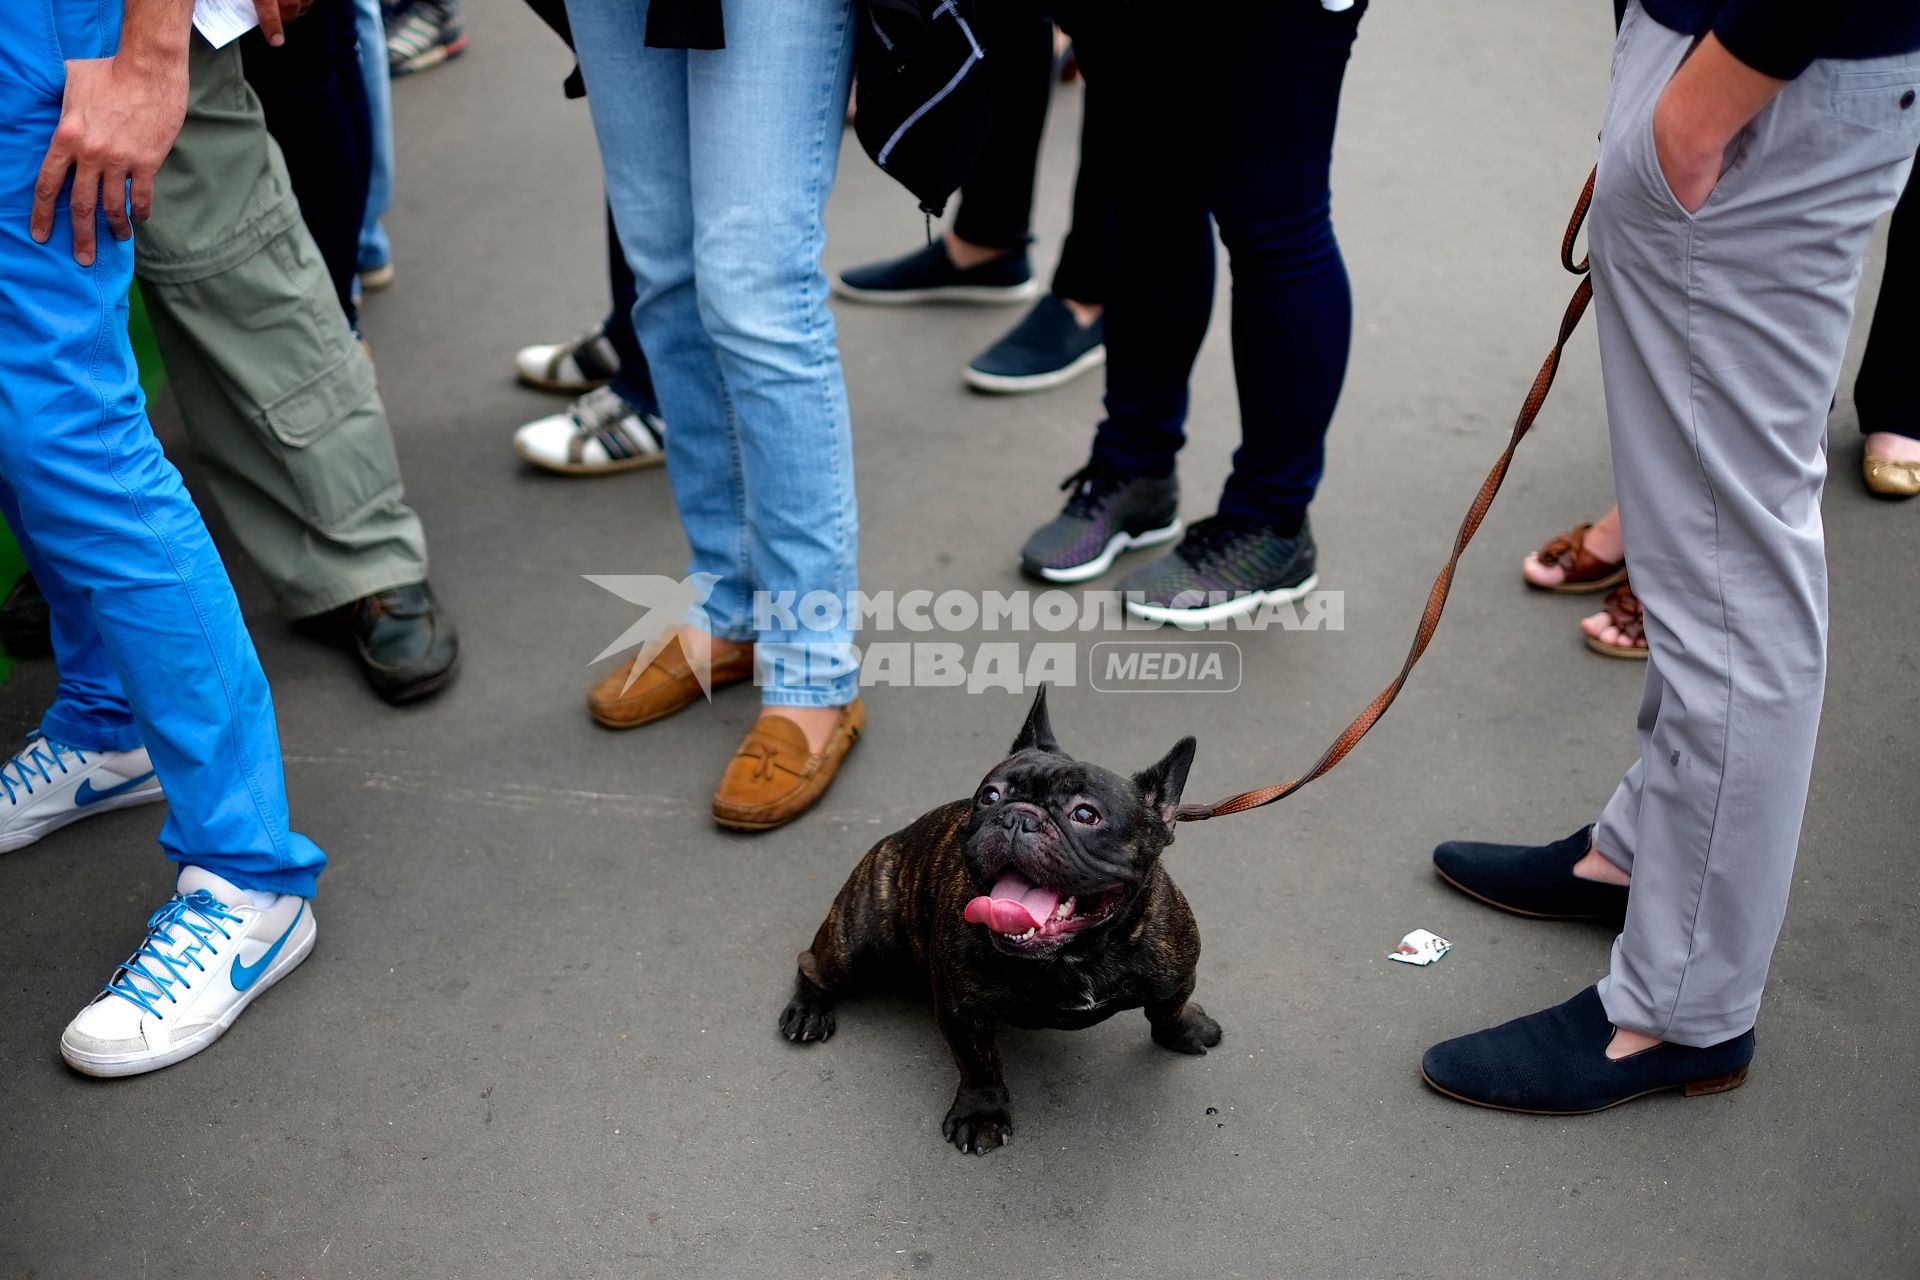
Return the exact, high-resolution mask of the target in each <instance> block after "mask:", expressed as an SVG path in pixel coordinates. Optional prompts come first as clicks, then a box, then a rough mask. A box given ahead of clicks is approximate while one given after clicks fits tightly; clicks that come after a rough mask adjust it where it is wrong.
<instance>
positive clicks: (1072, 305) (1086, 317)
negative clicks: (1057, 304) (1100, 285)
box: [1060, 295, 1106, 329]
mask: <svg viewBox="0 0 1920 1280" xmlns="http://www.w3.org/2000/svg"><path fill="white" fill-rule="evenodd" d="M1060 301H1062V302H1064V303H1066V304H1067V310H1068V311H1071V312H1072V313H1073V322H1074V323H1075V324H1077V325H1079V326H1080V327H1081V328H1082V329H1091V328H1093V326H1094V325H1095V324H1097V323H1098V322H1099V320H1100V317H1101V315H1103V314H1104V313H1105V312H1106V308H1105V307H1104V306H1102V305H1101V304H1100V303H1098V302H1076V301H1075V300H1074V299H1072V298H1069V297H1066V296H1064V295H1062V296H1061V298H1060Z"/></svg>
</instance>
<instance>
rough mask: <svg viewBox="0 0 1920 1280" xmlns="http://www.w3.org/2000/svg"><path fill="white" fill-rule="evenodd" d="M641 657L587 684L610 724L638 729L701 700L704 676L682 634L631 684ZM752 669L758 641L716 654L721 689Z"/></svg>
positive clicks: (600, 716)
mask: <svg viewBox="0 0 1920 1280" xmlns="http://www.w3.org/2000/svg"><path fill="white" fill-rule="evenodd" d="M639 660H640V659H639V655H638V654H636V655H634V656H633V657H631V658H628V659H627V660H626V661H625V662H623V663H621V664H620V666H619V668H618V669H617V670H616V671H614V673H613V674H612V675H610V676H608V677H607V678H606V679H604V680H602V681H600V683H598V684H596V685H594V686H593V688H591V689H589V690H587V711H588V713H589V714H591V715H592V716H593V718H594V719H595V720H598V721H599V722H600V723H601V724H603V725H605V726H607V728H609V729H635V728H638V727H639V726H641V725H643V724H651V723H652V722H654V721H655V720H658V719H661V718H662V717H664V716H670V715H672V714H673V713H674V712H676V711H678V710H680V708H682V707H684V706H686V705H687V704H688V703H690V702H695V701H698V700H699V697H700V680H699V678H698V677H696V676H695V675H694V674H693V664H692V663H691V662H689V661H688V660H687V655H686V653H685V652H684V651H682V650H681V648H680V637H679V636H677V635H676V636H674V637H673V639H671V640H669V641H667V647H666V648H664V649H662V650H661V651H660V652H659V654H658V655H657V656H656V657H655V658H654V660H653V661H652V662H651V663H649V664H648V665H647V668H646V670H644V671H642V672H641V673H640V675H639V678H638V679H635V680H634V681H633V684H632V687H631V688H629V687H628V685H627V681H628V679H629V678H630V677H631V676H632V674H633V664H634V663H636V662H638V661H639ZM752 674H753V646H752V645H744V646H742V647H741V648H739V649H736V650H734V651H733V652H732V653H729V654H727V655H725V656H724V657H716V658H715V659H714V660H713V671H712V673H711V680H710V685H711V687H712V688H715V689H718V688H719V687H720V686H721V685H726V684H736V683H738V682H739V681H741V680H745V679H747V678H748V677H749V676H751V675H752Z"/></svg>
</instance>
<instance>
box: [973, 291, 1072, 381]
mask: <svg viewBox="0 0 1920 1280" xmlns="http://www.w3.org/2000/svg"><path fill="white" fill-rule="evenodd" d="M1106 362H1107V348H1106V320H1105V318H1104V317H1096V318H1095V319H1094V322H1093V323H1092V324H1090V325H1082V324H1081V323H1080V321H1079V319H1078V318H1076V317H1075V316H1074V314H1073V308H1072V307H1069V306H1068V305H1067V303H1066V300H1065V299H1063V298H1062V297H1060V295H1059V294H1057V293H1049V294H1047V295H1046V296H1045V297H1043V298H1041V299H1040V301H1038V302H1036V303H1034V304H1033V310H1031V311H1029V312H1027V314H1026V317H1025V318H1024V319H1023V320H1021V321H1020V323H1019V324H1017V325H1015V326H1013V328H1012V329H1010V330H1009V331H1008V332H1007V334H1006V336H1004V337H1002V338H1001V339H1000V341H998V342H996V343H994V344H993V345H992V346H991V347H988V348H987V349H986V350H985V351H983V352H981V353H980V354H979V355H978V356H976V357H974V360H973V363H972V364H969V365H968V366H967V371H966V373H965V374H964V375H963V376H964V377H965V378H966V380H967V385H968V386H970V387H972V388H973V389H974V390H975V391H989V392H996V393H998V394H1001V395H1015V394H1018V393H1020V392H1023V391H1046V390H1049V389H1051V388H1053V387H1058V386H1062V385H1064V384H1065V383H1068V382H1071V381H1073V380H1074V379H1075V378H1077V377H1079V376H1080V375H1081V374H1083V373H1085V372H1086V371H1087V370H1089V369H1098V368H1099V367H1100V366H1101V365H1103V364H1105V363H1106Z"/></svg>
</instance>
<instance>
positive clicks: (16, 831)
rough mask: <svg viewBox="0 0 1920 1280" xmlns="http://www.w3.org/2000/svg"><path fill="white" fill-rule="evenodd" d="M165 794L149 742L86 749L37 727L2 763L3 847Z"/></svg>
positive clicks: (15, 846)
mask: <svg viewBox="0 0 1920 1280" xmlns="http://www.w3.org/2000/svg"><path fill="white" fill-rule="evenodd" d="M166 798H167V797H166V796H165V795H164V794H162V792H161V790H160V782H159V780H158V779H156V778H155V777H154V776H153V762H152V761H151V760H149V759H147V749H146V748H145V747H136V748H135V749H133V750H132V751H82V750H80V749H79V748H78V747H69V746H67V745H65V744H64V743H59V742H55V741H53V740H52V739H51V738H44V737H42V736H40V735H39V734H37V733H36V734H34V735H33V737H31V738H29V739H28V740H27V745H26V746H24V747H22V748H21V749H20V751H19V754H17V755H15V756H14V757H13V759H11V760H9V761H7V762H6V763H5V764H3V765H0V853H8V852H11V851H12V850H14V849H19V848H22V847H24V846H26V845H30V844H32V843H33V842H34V841H35V840H38V839H39V838H40V837H41V836H44V835H46V834H47V832H49V831H57V830H59V829H60V828H61V827H64V826H66V825H67V824H68V823H69V822H78V821H79V820H80V819H82V818H91V817H92V816H93V815H94V814H96V813H105V812H107V811H108V810H109V809H124V808H126V807H127V806H129V805H136V804H152V803H153V802H154V801H155V800H165V799H166Z"/></svg>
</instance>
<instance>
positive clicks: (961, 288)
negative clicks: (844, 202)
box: [833, 239, 1040, 303]
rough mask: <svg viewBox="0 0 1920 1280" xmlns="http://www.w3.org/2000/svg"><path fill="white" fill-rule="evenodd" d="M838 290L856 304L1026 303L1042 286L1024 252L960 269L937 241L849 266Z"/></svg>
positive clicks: (835, 282) (837, 280)
mask: <svg viewBox="0 0 1920 1280" xmlns="http://www.w3.org/2000/svg"><path fill="white" fill-rule="evenodd" d="M833 291H834V292H835V293H837V294H839V295H840V296H841V297H843V298H850V299H852V300H853V301H855V302H892V303H906V302H1025V301H1026V300H1027V299H1028V298H1031V297H1032V296H1033V295H1034V294H1036V293H1038V292H1039V291H1040V284H1039V282H1038V281H1036V280H1035V279H1034V278H1033V263H1032V261H1031V260H1030V259H1029V258H1028V257H1027V251H1026V250H1025V249H1016V250H1014V251H1013V252H1011V253H1003V254H1001V255H1000V256H999V257H997V258H994V259H993V260H991V261H989V262H983V263H981V264H980V265H979V266H977V267H956V266H955V265H953V259H952V258H950V257H948V256H947V242H946V241H945V240H938V239H936V240H935V241H934V242H933V243H932V244H930V245H928V246H927V247H926V248H924V249H915V250H914V251H913V252H912V253H909V254H905V255H903V256H902V257H898V258H888V259H887V260H886V261H885V262H869V263H867V264H866V265H865V266H859V267H848V268H847V269H846V270H845V271H842V272H840V273H839V274H837V275H835V276H834V277H833Z"/></svg>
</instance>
